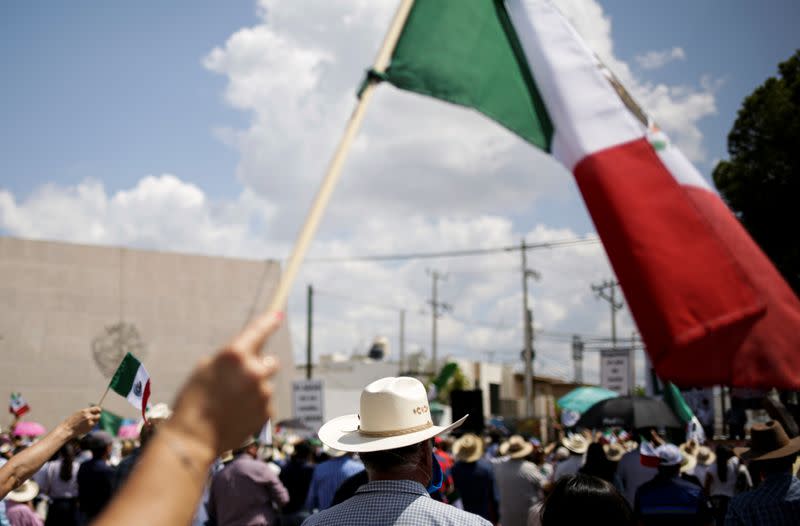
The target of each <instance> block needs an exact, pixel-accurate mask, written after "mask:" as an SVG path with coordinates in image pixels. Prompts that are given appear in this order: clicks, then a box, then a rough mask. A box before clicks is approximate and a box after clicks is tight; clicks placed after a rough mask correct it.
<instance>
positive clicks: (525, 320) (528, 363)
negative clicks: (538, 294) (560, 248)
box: [520, 238, 540, 418]
mask: <svg viewBox="0 0 800 526" xmlns="http://www.w3.org/2000/svg"><path fill="white" fill-rule="evenodd" d="M527 249H528V247H527V245H526V244H525V239H524V238H523V239H522V243H521V244H520V254H521V257H522V326H523V333H524V339H525V341H524V344H525V350H524V360H525V416H526V417H527V418H532V417H533V392H534V391H533V357H534V354H533V312H532V311H531V310H530V309H529V308H528V278H530V277H532V278H534V279H539V277H540V276H539V273H538V272H536V271H535V270H530V269H529V268H528V258H527Z"/></svg>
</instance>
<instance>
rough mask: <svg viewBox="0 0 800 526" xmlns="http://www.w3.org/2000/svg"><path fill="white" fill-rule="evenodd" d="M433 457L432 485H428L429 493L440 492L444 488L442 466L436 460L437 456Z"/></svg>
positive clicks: (432, 455)
mask: <svg viewBox="0 0 800 526" xmlns="http://www.w3.org/2000/svg"><path fill="white" fill-rule="evenodd" d="M431 457H433V464H432V465H431V468H432V469H431V483H430V484H428V493H434V492H436V491H439V488H441V487H442V483H443V482H444V473H442V466H441V464H439V461H438V460H436V455H434V454H433V453H431Z"/></svg>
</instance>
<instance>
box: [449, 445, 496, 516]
mask: <svg viewBox="0 0 800 526" xmlns="http://www.w3.org/2000/svg"><path fill="white" fill-rule="evenodd" d="M453 456H455V460H456V463H455V465H454V466H453V471H452V473H453V482H454V484H455V486H456V491H458V494H459V495H460V496H461V502H462V504H463V505H464V509H465V510H467V511H468V512H470V513H474V514H476V515H480V516H481V517H483V518H484V519H486V520H488V521H494V522H497V484H496V483H495V480H494V473H493V472H492V466H491V464H489V462H487V461H486V460H484V459H483V458H482V457H483V440H482V439H481V438H480V437H479V436H477V435H474V434H472V433H467V434H465V435H464V436H462V437H461V438H459V439H458V440H457V441H456V443H455V444H453Z"/></svg>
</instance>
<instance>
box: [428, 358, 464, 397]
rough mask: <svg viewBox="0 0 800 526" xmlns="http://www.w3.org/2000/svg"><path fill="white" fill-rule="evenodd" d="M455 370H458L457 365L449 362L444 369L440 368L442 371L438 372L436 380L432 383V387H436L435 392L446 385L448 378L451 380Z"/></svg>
mask: <svg viewBox="0 0 800 526" xmlns="http://www.w3.org/2000/svg"><path fill="white" fill-rule="evenodd" d="M456 370H458V364H456V363H454V362H449V363H448V364H446V365H445V366H444V367H442V370H441V371H440V372H439V376H437V377H436V379H435V380H434V381H433V385H435V386H436V390H437V391H441V390H442V388H443V387H444V386H445V385H446V384H447V382H448V381H450V378H452V377H453V375H454V374H455V373H456Z"/></svg>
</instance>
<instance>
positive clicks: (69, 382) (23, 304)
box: [0, 237, 294, 429]
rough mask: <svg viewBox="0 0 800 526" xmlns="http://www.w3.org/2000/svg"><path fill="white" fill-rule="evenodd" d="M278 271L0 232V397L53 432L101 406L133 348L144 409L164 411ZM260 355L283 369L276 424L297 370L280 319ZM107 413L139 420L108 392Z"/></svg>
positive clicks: (286, 410) (267, 294)
mask: <svg viewBox="0 0 800 526" xmlns="http://www.w3.org/2000/svg"><path fill="white" fill-rule="evenodd" d="M279 276H280V265H279V264H278V263H277V262H274V261H268V262H264V261H247V260H240V259H230V258H220V257H206V256H196V255H187V254H177V253H166V252H153V251H144V250H134V249H128V248H113V247H100V246H86V245H76V244H68V243H59V242H50V241H31V240H23V239H15V238H9V237H0V396H9V393H11V392H15V391H19V392H20V393H22V395H23V397H24V398H25V399H26V400H27V401H28V403H29V404H30V406H31V412H30V413H29V414H28V415H25V416H24V419H29V420H35V421H38V422H40V423H42V424H44V425H45V426H46V427H47V428H48V429H50V428H52V427H53V426H54V425H55V424H57V423H58V422H59V421H60V420H61V419H63V418H64V417H65V416H66V415H68V414H70V413H72V412H73V411H75V410H76V409H78V408H80V407H84V406H86V405H88V404H89V403H96V402H98V400H99V399H100V397H101V395H102V394H103V391H104V390H105V388H106V386H107V385H108V382H109V378H110V376H111V375H112V374H113V372H114V370H115V369H116V367H117V365H118V363H119V361H120V360H121V359H122V356H123V355H124V353H125V352H126V351H130V352H132V353H133V354H134V355H136V356H137V357H138V358H139V359H140V360H141V361H142V362H143V363H144V366H145V368H146V369H147V370H148V372H149V373H150V376H151V382H152V395H151V402H152V403H158V402H166V403H170V404H171V403H172V401H173V398H174V396H175V394H176V391H177V389H178V388H179V387H180V386H181V385H182V383H183V382H184V380H185V379H186V378H187V376H188V374H189V373H190V371H191V370H192V368H193V367H194V365H195V363H196V362H197V360H198V359H199V358H201V357H203V356H208V355H209V354H211V353H213V352H214V351H215V350H216V349H219V348H220V347H221V346H222V345H224V344H225V343H226V342H227V341H228V340H229V339H230V338H231V337H232V336H233V335H234V334H236V332H237V331H238V330H239V329H241V328H242V326H243V325H244V323H245V322H246V320H247V319H249V317H250V316H251V315H252V313H253V312H258V311H259V310H260V309H263V308H265V307H266V305H268V303H269V299H270V298H271V295H272V293H273V291H274V290H275V288H276V287H277V284H278V278H279ZM265 352H269V353H273V354H275V355H277V357H278V358H279V359H280V363H281V365H282V370H281V372H279V373H278V375H277V377H276V378H275V393H276V394H275V401H274V402H275V403H274V408H275V411H276V413H277V414H276V416H277V417H278V418H282V417H284V416H288V415H290V414H291V400H290V394H291V391H290V388H291V378H292V376H293V370H294V360H293V354H292V349H291V343H290V338H289V332H288V322H286V323H284V324H283V326H282V327H281V329H280V330H279V331H278V333H277V334H275V336H274V337H273V338H272V339H271V340H270V343H269V346H268V348H267V349H265ZM103 406H104V408H106V409H108V410H110V411H113V412H115V413H117V414H120V415H122V416H125V417H131V418H135V417H136V411H135V409H133V407H131V406H130V405H129V404H127V402H126V401H125V400H124V399H122V397H120V396H117V395H116V394H114V393H113V392H112V393H109V395H108V396H107V397H106V400H105V402H104V403H103ZM8 423H9V422H8V421H7V420H6V419H0V426H2V427H4V428H5V427H6V426H7V425H8Z"/></svg>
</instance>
